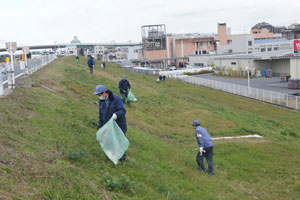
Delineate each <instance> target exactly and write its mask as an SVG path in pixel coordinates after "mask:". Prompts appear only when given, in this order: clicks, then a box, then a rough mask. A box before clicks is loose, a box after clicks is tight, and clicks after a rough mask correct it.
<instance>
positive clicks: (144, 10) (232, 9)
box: [0, 0, 300, 47]
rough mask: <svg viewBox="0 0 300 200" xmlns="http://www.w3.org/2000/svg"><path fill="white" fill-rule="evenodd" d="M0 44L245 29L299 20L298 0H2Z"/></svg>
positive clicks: (125, 38)
mask: <svg viewBox="0 0 300 200" xmlns="http://www.w3.org/2000/svg"><path fill="white" fill-rule="evenodd" d="M0 2H1V4H0V22H1V23H0V26H1V29H0V47H1V46H3V42H4V41H16V42H18V44H21V45H33V44H53V43H54V42H60V43H62V42H70V41H71V40H72V38H73V36H74V35H76V36H78V37H79V40H81V42H111V41H113V40H114V41H116V42H128V41H129V40H131V41H133V42H139V41H141V26H142V25H148V24H166V29H167V32H168V33H191V32H192V33H195V32H198V33H216V32H217V23H218V22H227V26H228V27H230V28H231V31H232V33H248V32H249V31H250V28H251V27H252V26H254V25H255V24H256V23H258V22H262V21H265V22H268V23H270V24H272V25H275V26H277V25H278V26H280V25H290V24H292V23H296V22H300V1H299V0H286V1H283V0H249V1H241V0H226V1H224V0H217V1H213V0H211V1H201V0H148V1H144V0H47V1H45V0H10V1H7V0H0Z"/></svg>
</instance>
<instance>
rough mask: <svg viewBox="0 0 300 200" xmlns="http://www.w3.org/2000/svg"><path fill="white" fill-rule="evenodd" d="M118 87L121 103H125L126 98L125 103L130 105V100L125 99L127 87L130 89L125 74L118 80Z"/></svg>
mask: <svg viewBox="0 0 300 200" xmlns="http://www.w3.org/2000/svg"><path fill="white" fill-rule="evenodd" d="M119 89H120V93H121V95H122V100H123V103H124V104H125V100H127V105H128V106H130V101H129V100H128V99H127V96H128V89H131V85H130V83H129V81H128V80H127V79H126V76H125V75H123V76H122V80H121V81H120V82H119Z"/></svg>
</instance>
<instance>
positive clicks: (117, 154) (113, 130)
mask: <svg viewBox="0 0 300 200" xmlns="http://www.w3.org/2000/svg"><path fill="white" fill-rule="evenodd" d="M96 135H97V141H98V142H99V144H100V146H101V147H102V149H103V151H104V153H105V154H106V156H107V157H108V158H109V159H110V160H111V161H112V162H113V163H114V164H115V165H116V164H117V163H118V161H119V159H120V158H121V157H122V156H123V154H124V153H125V151H126V150H127V149H128V147H129V141H128V139H127V138H126V137H125V135H124V133H123V131H122V130H121V128H120V127H119V126H118V124H117V123H116V122H115V120H114V119H113V118H110V120H109V121H108V122H107V123H106V124H104V126H102V127H101V128H100V129H99V130H98V131H97V133H96Z"/></svg>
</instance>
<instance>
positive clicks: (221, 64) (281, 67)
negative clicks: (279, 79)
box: [213, 51, 300, 79]
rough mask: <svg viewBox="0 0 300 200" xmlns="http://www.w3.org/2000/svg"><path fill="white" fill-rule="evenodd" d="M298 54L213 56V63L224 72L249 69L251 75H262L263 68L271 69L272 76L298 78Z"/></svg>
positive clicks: (282, 52) (299, 55)
mask: <svg viewBox="0 0 300 200" xmlns="http://www.w3.org/2000/svg"><path fill="white" fill-rule="evenodd" d="M299 58H300V54H294V53H293V51H290V52H289V53H287V52H286V51H276V52H260V53H253V54H237V55H222V56H215V57H214V59H213V65H214V67H215V69H216V70H217V71H222V72H224V73H225V74H228V73H234V72H235V71H240V72H242V71H247V70H250V72H251V74H252V75H262V71H263V70H264V69H271V71H272V74H273V75H274V76H280V75H282V74H283V75H286V76H290V77H291V79H300V59H299Z"/></svg>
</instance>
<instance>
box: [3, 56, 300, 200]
mask: <svg viewBox="0 0 300 200" xmlns="http://www.w3.org/2000/svg"><path fill="white" fill-rule="evenodd" d="M123 74H124V75H127V77H128V79H129V80H130V82H131V85H132V88H133V93H134V94H135V96H136V97H137V99H138V100H139V101H138V102H137V103H134V104H133V106H132V107H131V108H128V107H126V109H127V114H126V117H127V121H128V132H127V137H128V139H129V141H130V147H129V149H128V152H127V153H128V159H127V161H126V162H125V163H120V164H118V165H117V166H114V165H113V163H112V162H111V161H109V160H108V159H107V158H106V156H105V154H104V153H103V151H102V150H101V148H100V146H99V144H98V143H97V141H96V139H95V138H96V136H95V133H96V123H97V120H98V98H97V96H94V95H92V93H93V91H94V88H95V86H96V85H97V84H104V85H106V86H107V87H108V88H110V89H111V90H112V91H113V92H115V93H116V94H119V92H118V88H117V87H118V82H119V80H120V77H121V75H123ZM155 80H156V78H155V77H152V76H147V75H141V74H136V73H132V72H129V71H126V70H123V69H120V68H117V67H116V66H114V65H112V64H108V66H107V69H105V70H103V69H100V63H99V62H98V63H97V64H96V69H95V73H94V74H93V75H91V74H89V71H88V68H87V65H86V59H84V58H81V61H80V64H76V63H75V57H66V58H63V59H58V60H56V61H54V62H52V63H51V64H49V65H48V66H47V67H45V68H43V69H41V70H39V71H37V72H36V73H35V74H34V75H32V76H31V77H29V78H27V79H24V80H23V81H22V84H21V86H20V87H18V88H17V89H16V90H15V91H14V92H13V94H11V95H10V96H8V97H5V98H2V99H0V111H1V112H0V199H106V200H108V199H178V200H184V199H224V200H225V199H299V198H300V174H299V173H300V159H299V152H300V132H299V130H300V123H299V117H300V114H299V113H296V112H293V111H289V110H286V109H282V108H278V107H275V106H272V105H269V104H263V103H259V102H256V101H253V100H249V99H245V98H241V97H238V96H234V95H230V94H226V93H222V92H219V91H215V90H211V89H208V88H203V87H199V86H195V85H192V84H187V83H183V82H180V81H173V80H167V81H166V82H165V83H163V84H158V83H156V82H155ZM194 119H198V120H200V122H201V123H202V125H203V126H204V127H206V128H207V129H208V131H209V132H210V133H211V135H212V136H214V137H215V136H232V135H248V134H260V135H262V136H264V139H246V140H245V139H243V140H241V139H237V140H226V141H224V140H223V141H215V142H214V145H215V146H214V163H215V176H209V175H206V174H202V173H200V172H199V170H198V169H197V164H196V161H195V156H196V153H191V150H192V149H193V148H195V147H196V146H197V145H196V141H195V138H194V130H193V128H192V126H191V123H192V121H193V120H194Z"/></svg>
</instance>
